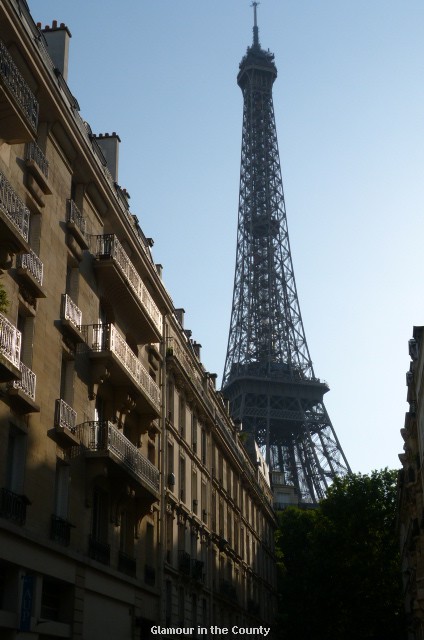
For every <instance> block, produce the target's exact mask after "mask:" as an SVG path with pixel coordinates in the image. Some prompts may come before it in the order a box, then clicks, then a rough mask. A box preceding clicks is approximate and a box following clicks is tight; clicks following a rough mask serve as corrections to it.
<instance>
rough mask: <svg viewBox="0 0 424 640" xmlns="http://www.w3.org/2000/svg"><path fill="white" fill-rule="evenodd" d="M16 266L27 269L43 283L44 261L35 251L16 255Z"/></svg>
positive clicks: (40, 283)
mask: <svg viewBox="0 0 424 640" xmlns="http://www.w3.org/2000/svg"><path fill="white" fill-rule="evenodd" d="M16 267H17V268H18V269H19V268H20V269H27V270H28V271H29V272H30V274H31V275H32V276H34V278H35V279H36V280H37V282H38V284H39V285H42V284H43V269H44V267H43V263H42V262H41V260H40V258H39V257H38V256H37V255H36V254H35V253H34V251H32V250H31V251H30V253H20V254H18V255H17V256H16Z"/></svg>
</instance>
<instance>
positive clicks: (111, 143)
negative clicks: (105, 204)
mask: <svg viewBox="0 0 424 640" xmlns="http://www.w3.org/2000/svg"><path fill="white" fill-rule="evenodd" d="M95 138H96V142H97V144H98V145H99V147H100V149H101V150H102V153H103V155H104V157H105V159H106V164H107V168H108V169H109V171H110V173H111V175H112V178H113V180H114V181H115V182H118V163H119V143H120V142H121V139H120V137H119V136H118V134H117V133H115V131H114V132H113V133H110V134H109V133H99V134H98V135H96V136H95ZM128 197H129V195H128Z"/></svg>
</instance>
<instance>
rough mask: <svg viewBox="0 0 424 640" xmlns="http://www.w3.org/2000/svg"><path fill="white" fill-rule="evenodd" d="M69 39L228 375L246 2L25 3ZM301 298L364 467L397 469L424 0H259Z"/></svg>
mask: <svg viewBox="0 0 424 640" xmlns="http://www.w3.org/2000/svg"><path fill="white" fill-rule="evenodd" d="M29 4H30V8H31V11H32V14H33V17H34V19H35V20H36V21H41V22H42V23H43V25H44V24H46V23H50V24H51V22H52V20H54V19H56V20H58V22H65V23H66V25H67V26H68V27H69V29H70V31H71V33H72V36H73V37H72V40H71V50H70V71H69V86H70V88H71V91H72V92H73V93H74V95H75V96H76V98H77V100H78V102H79V104H80V106H81V115H82V116H83V118H84V119H86V120H87V121H88V122H89V123H90V126H91V128H92V130H93V131H94V132H96V133H104V132H111V131H116V132H117V133H119V135H120V137H121V140H122V144H121V148H120V170H119V182H120V184H121V186H123V187H125V188H126V189H127V190H128V191H129V193H130V194H131V201H130V202H131V210H132V212H133V213H134V214H136V215H137V216H138V217H139V220H140V222H141V225H142V228H143V230H144V232H145V234H146V235H147V236H152V237H153V238H154V240H155V246H154V249H153V251H154V258H155V261H156V262H160V263H162V264H163V266H164V282H165V285H166V286H167V288H168V290H169V292H170V294H171V296H172V298H173V300H174V304H175V306H176V307H180V306H182V307H184V308H185V309H186V327H187V328H190V329H192V331H193V337H194V338H195V339H196V340H197V341H198V342H200V343H201V344H202V345H203V349H202V358H203V362H204V364H205V366H206V368H207V369H208V370H209V371H212V372H215V371H216V372H217V373H218V374H219V376H220V377H221V374H222V370H223V366H224V359H225V352H226V345H227V338H228V328H229V320H230V311H231V297H232V287H233V274H234V263H235V249H236V222H237V203H238V186H239V185H238V182H239V164H240V143H241V122H242V96H241V92H240V89H239V88H238V87H237V84H236V75H237V71H238V64H239V62H240V60H241V58H242V56H243V55H244V53H245V51H246V47H247V46H248V45H249V44H250V42H251V37H252V9H251V8H250V7H249V5H250V1H249V0H214V1H213V2H209V1H206V0H179V1H176V0H149V1H147V0H137V1H136V0H121V1H120V2H115V1H112V0H102V1H100V0H91V1H90V2H87V0H73V1H72V2H69V1H65V0H29ZM258 21H259V35H260V41H261V44H262V46H263V47H264V48H269V49H270V50H271V51H273V52H274V53H275V58H276V64H277V68H278V78H277V80H276V83H275V85H274V107H275V112H276V121H277V130H278V137H279V147H280V156H281V165H282V173H283V181H284V189H285V196H286V205H287V215H288V224H289V232H290V240H291V247H292V253H293V262H294V268H295V274H296V280H297V287H298V293H299V298H300V305H301V309H302V314H303V320H304V324H305V329H306V335H307V340H308V344H309V349H310V351H311V354H312V358H313V361H314V368H315V372H316V374H317V375H318V376H319V377H321V378H324V379H326V380H327V381H328V382H329V384H330V388H331V391H330V392H329V394H328V395H327V397H326V406H327V409H328V411H329V414H330V417H331V419H332V422H333V425H334V427H335V429H336V432H337V434H338V436H339V439H340V441H341V444H342V446H343V448H344V451H345V453H346V456H347V458H348V460H349V462H350V465H351V467H352V469H353V470H354V471H362V472H369V471H370V470H371V469H374V468H381V467H384V466H386V465H387V466H389V467H399V466H400V463H399V461H398V458H397V454H398V453H399V452H400V451H401V450H402V446H403V441H402V439H401V436H400V434H399V430H400V428H401V427H402V426H403V422H404V413H405V411H406V410H407V408H408V405H407V404H406V386H405V372H406V370H407V369H408V368H409V356H408V349H407V342H408V339H409V338H410V337H411V335H412V327H413V325H414V324H415V325H420V324H424V257H423V256H424V217H423V207H424V204H423V203H424V180H423V167H424V122H423V117H424V82H423V79H424V74H423V70H424V69H423V66H424V62H423V61H424V3H423V2H422V0H396V1H394V0H366V1H365V0H355V1H353V0H344V1H343V2H341V1H340V0H263V1H262V3H261V5H260V6H259V9H258Z"/></svg>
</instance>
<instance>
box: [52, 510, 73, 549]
mask: <svg viewBox="0 0 424 640" xmlns="http://www.w3.org/2000/svg"><path fill="white" fill-rule="evenodd" d="M73 526H74V525H72V524H71V523H70V522H68V521H67V520H65V519H64V518H60V517H59V516H56V515H54V514H53V515H52V519H51V525H50V538H51V540H55V541H56V542H60V544H63V545H65V547H68V546H69V543H70V541H71V529H72V527H73Z"/></svg>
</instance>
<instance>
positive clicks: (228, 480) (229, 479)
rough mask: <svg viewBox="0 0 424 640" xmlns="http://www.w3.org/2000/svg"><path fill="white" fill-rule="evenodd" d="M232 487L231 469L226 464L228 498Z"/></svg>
mask: <svg viewBox="0 0 424 640" xmlns="http://www.w3.org/2000/svg"><path fill="white" fill-rule="evenodd" d="M231 491H232V486H231V467H230V465H229V464H228V462H227V492H228V495H229V496H230V498H231V497H232V492H231Z"/></svg>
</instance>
